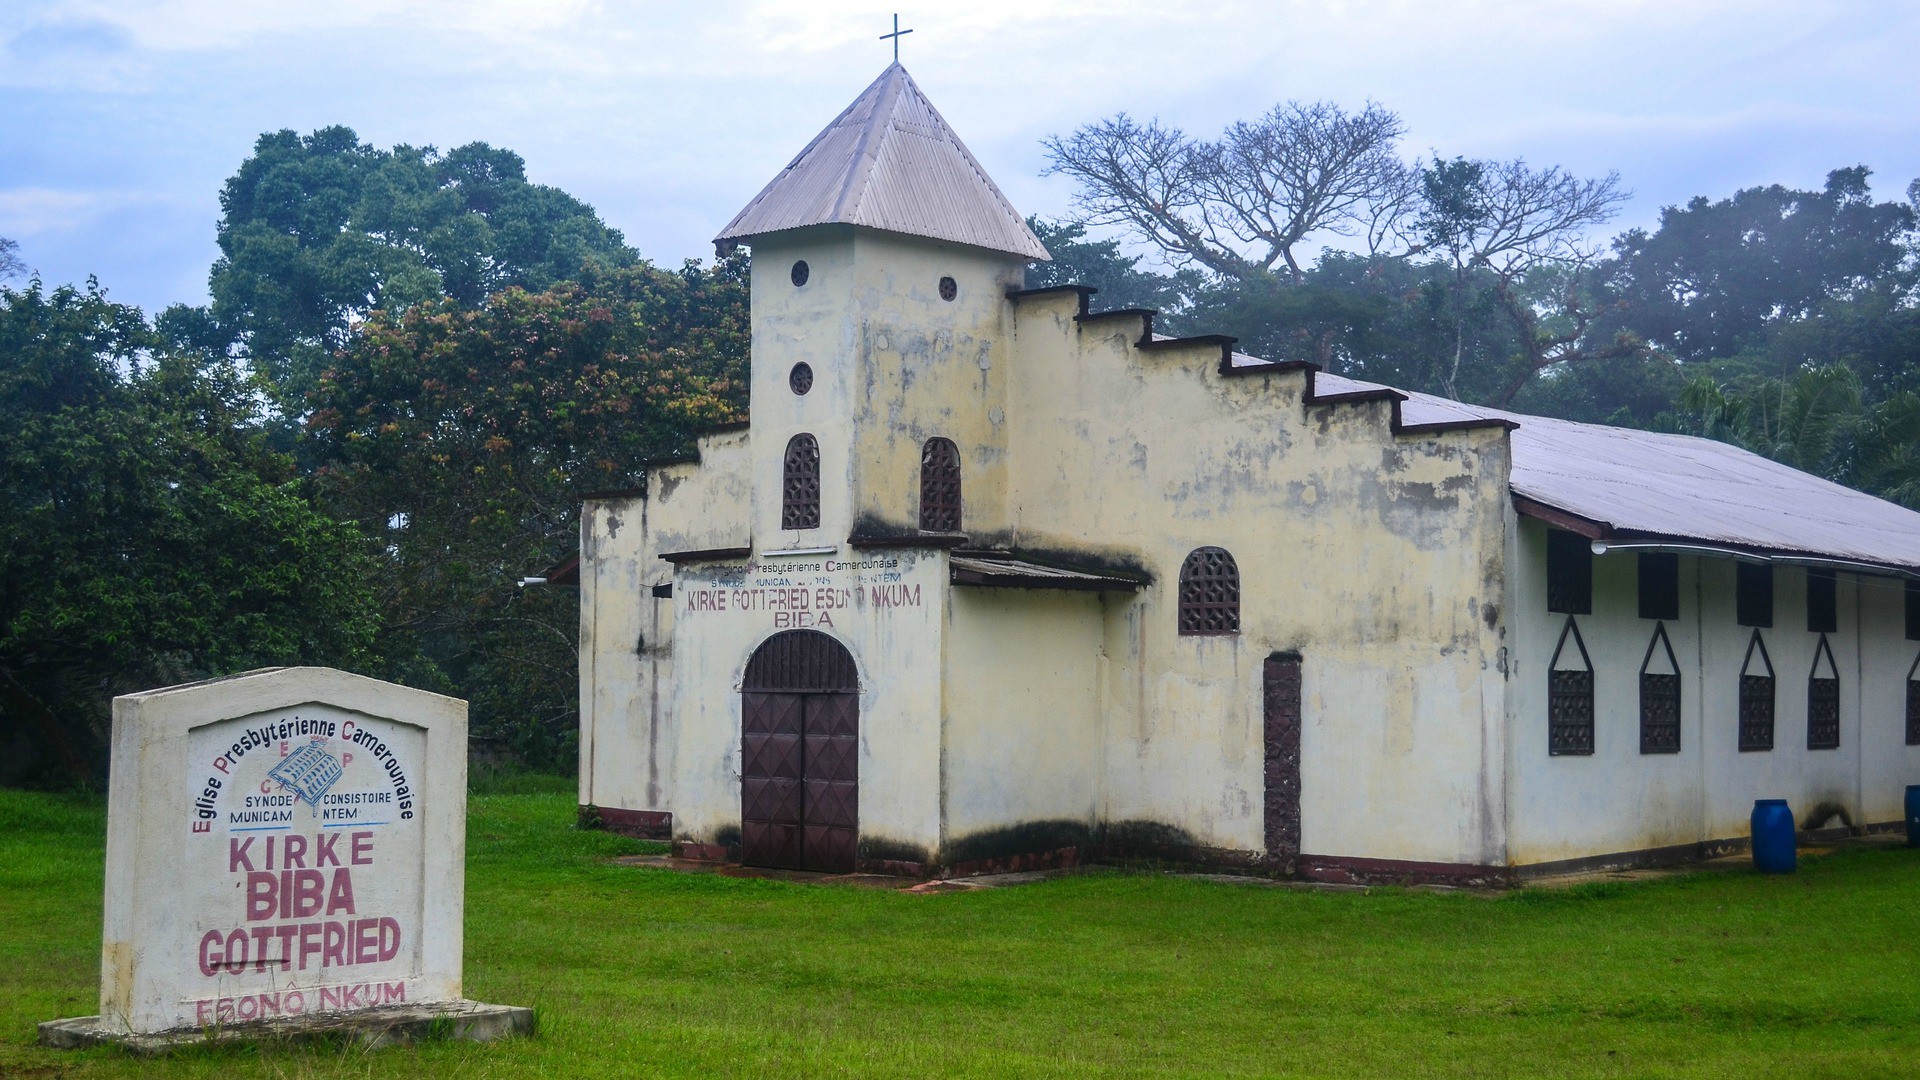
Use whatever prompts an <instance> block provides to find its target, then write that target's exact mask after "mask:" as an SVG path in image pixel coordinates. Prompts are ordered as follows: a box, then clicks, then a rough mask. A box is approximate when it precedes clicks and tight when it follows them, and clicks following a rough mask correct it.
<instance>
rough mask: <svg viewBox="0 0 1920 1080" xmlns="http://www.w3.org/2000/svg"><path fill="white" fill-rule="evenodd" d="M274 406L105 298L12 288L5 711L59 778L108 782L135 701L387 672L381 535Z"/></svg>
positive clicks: (2, 340) (5, 365) (5, 367)
mask: <svg viewBox="0 0 1920 1080" xmlns="http://www.w3.org/2000/svg"><path fill="white" fill-rule="evenodd" d="M259 400H260V394H259V388H258V387H257V386H256V385H254V384H253V383H252V382H251V380H249V379H248V378H247V377H245V376H244V375H243V374H242V373H241V372H240V371H238V370H237V369H236V368H235V367H234V365H232V364H230V363H225V362H220V363H214V364H207V363H205V362H203V358H200V357H183V356H178V355H174V354H171V353H169V352H167V351H166V350H165V345H164V342H163V340H162V339H161V338H160V337H159V336H158V335H156V334H155V333H154V332H153V330H152V329H151V328H150V327H149V326H148V325H147V323H146V322H145V320H144V319H143V318H142V316H141V314H140V312H139V311H138V310H136V309H134V308H131V307H127V306H124V305H120V304H115V303H112V302H110V301H108V300H107V299H106V298H105V296H104V295H102V293H101V292H100V291H99V289H98V287H97V286H94V285H91V284H90V285H89V287H88V288H87V289H86V290H84V291H82V290H76V289H73V288H60V289H55V290H53V291H52V292H46V291H44V290H43V289H42V288H41V286H40V285H39V283H38V282H34V283H32V284H30V285H29V286H28V287H27V288H26V289H25V290H24V291H21V292H14V291H11V290H7V289H0V715H3V716H4V719H5V720H6V722H7V724H8V726H10V727H14V728H16V729H19V730H23V731H24V732H26V737H27V738H28V739H29V740H30V741H31V742H33V743H35V744H37V745H38V746H39V747H40V749H41V750H42V751H43V754H44V756H45V760H46V761H47V762H49V763H51V764H50V765H49V766H48V768H49V770H50V771H52V772H58V773H64V775H65V777H66V779H68V780H69V781H79V782H85V781H86V780H88V779H89V778H90V777H92V776H93V775H94V774H95V772H96V770H97V769H98V768H99V766H100V764H101V763H102V761H103V760H104V752H105V735H106V731H107V727H106V725H107V720H108V711H107V703H108V701H109V699H110V698H111V697H112V696H113V695H114V694H116V693H123V692H126V691H130V690H135V689H145V688H148V687H152V686H157V685H165V684H169V683H176V682H181V681H184V680H187V679H192V678H198V677H203V676H208V675H216V674H223V673H228V672H233V671H239V670H245V669H247V668H252V667H258V666H262V665H268V664H296V663H322V664H339V665H343V666H354V667H361V666H365V664H366V663H367V662H368V661H369V659H370V649H371V648H372V646H373V642H374V637H375V633H376V630H377V624H376V620H375V617H374V609H373V606H372V603H371V599H372V597H371V594H370V590H369V585H368V581H369V575H370V572H371V570H372V569H373V565H372V563H371V561H370V558H369V552H368V550H367V547H366V541H365V539H364V537H363V536H362V535H361V534H360V533H359V532H358V530H356V529H354V528H353V527H352V526H350V525H344V524H341V523H339V522H337V521H335V520H333V519H331V518H329V517H328V516H326V515H325V514H323V513H321V512H319V511H318V510H316V509H315V508H314V506H313V504H312V502H311V499H310V498H309V494H308V491H307V487H308V485H307V484H306V483H305V482H304V481H302V480H300V479H299V478H298V477H296V476H295V474H294V471H293V467H292V462H291V460H290V459H288V458H287V457H286V456H285V455H282V454H277V453H274V452H273V451H271V450H270V449H269V448H268V447H267V445H266V443H265V440H264V437H263V435H262V434H261V431H260V428H259V424H258V420H259V413H258V402H259Z"/></svg>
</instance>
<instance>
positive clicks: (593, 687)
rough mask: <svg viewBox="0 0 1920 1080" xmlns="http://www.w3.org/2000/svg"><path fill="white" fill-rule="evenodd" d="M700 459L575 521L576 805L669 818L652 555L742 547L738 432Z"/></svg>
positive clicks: (664, 642)
mask: <svg viewBox="0 0 1920 1080" xmlns="http://www.w3.org/2000/svg"><path fill="white" fill-rule="evenodd" d="M699 446H700V460H699V461H697V462H684V463H679V464H673V465H666V466H661V467H657V468H654V469H651V470H649V471H648V476H647V486H646V492H645V494H644V495H634V496H625V497H616V498H605V499H591V500H588V501H587V502H586V504H585V506H584V507H583V509H582V513H581V521H580V657H581V663H580V712H581V716H580V801H581V803H583V804H592V805H595V806H605V807H618V808H621V809H627V810H653V811H666V812H672V811H673V810H674V803H675V798H676V792H677V786H676V784H675V783H674V760H675V759H674V754H675V750H676V747H677V741H676V730H677V729H676V726H675V724H674V723H673V715H672V709H671V687H672V683H673V652H674V650H673V647H672V645H673V620H674V604H673V601H672V600H670V599H666V598H656V597H655V596H654V595H653V586H655V585H660V584H665V583H668V582H671V581H672V580H673V566H672V565H671V564H669V563H667V562H666V561H665V560H663V559H661V558H660V554H661V553H662V552H676V551H705V550H712V549H715V548H729V547H741V546H745V545H746V544H747V543H748V541H749V538H750V533H749V524H748V521H747V507H748V505H749V489H748V483H749V480H750V470H749V438H748V434H747V433H746V432H744V431H739V432H728V433H725V434H719V435H710V436H705V437H703V438H701V440H700V443H699Z"/></svg>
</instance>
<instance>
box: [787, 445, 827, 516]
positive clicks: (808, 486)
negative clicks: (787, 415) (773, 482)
mask: <svg viewBox="0 0 1920 1080" xmlns="http://www.w3.org/2000/svg"><path fill="white" fill-rule="evenodd" d="M780 527H781V528H783V529H817V528H819V527H820V444H819V443H818V442H817V441H815V440H814V437H813V436H811V435H806V434H800V435H795V436H794V437H793V438H791V439H788V440H787V460H786V467H785V470H784V473H783V476H782V485H781V493H780Z"/></svg>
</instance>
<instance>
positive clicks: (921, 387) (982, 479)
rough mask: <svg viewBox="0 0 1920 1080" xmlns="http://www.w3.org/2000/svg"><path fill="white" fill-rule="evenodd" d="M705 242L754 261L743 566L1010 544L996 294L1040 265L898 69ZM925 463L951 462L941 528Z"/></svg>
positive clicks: (1004, 318)
mask: <svg viewBox="0 0 1920 1080" xmlns="http://www.w3.org/2000/svg"><path fill="white" fill-rule="evenodd" d="M715 244H716V246H717V247H718V248H720V249H721V250H723V251H724V250H727V249H729V248H731V247H733V246H734V245H737V244H747V245H749V246H750V247H751V248H752V251H753V276H752V322H753V334H752V342H753V343H752V384H751V390H750V393H751V409H752V424H753V428H752V431H753V435H752V452H753V491H754V509H753V535H754V546H755V548H756V549H757V550H758V551H760V552H763V553H764V552H768V551H780V550H795V549H800V550H806V549H813V548H821V549H825V548H833V547H837V546H838V545H840V544H842V543H843V542H846V541H848V540H849V539H852V540H853V541H854V542H856V543H859V542H861V541H863V540H877V541H882V542H889V543H901V542H906V541H908V540H910V539H912V538H914V537H921V538H924V539H926V540H928V541H929V542H930V543H935V544H938V543H943V542H954V538H955V537H956V536H958V535H959V534H965V535H966V536H967V537H968V538H969V539H970V540H971V541H972V542H975V543H979V542H992V541H993V540H995V539H998V538H1001V537H1003V536H1004V535H1005V534H1006V533H1007V532H1008V531H1009V524H1008V509H1007V506H1006V487H1007V481H1006V468H1007V466H1006V459H1007V445H1006V429H1007V419H1006V410H1007V408H1008V407H1009V406H1008V403H1007V400H1006V387H1007V378H1006V376H1007V363H1008V358H1009V356H1010V355H1011V350H1010V348H1009V342H1010V338H1011V333H1010V331H1011V318H1012V316H1011V311H1010V305H1009V303H1008V301H1007V298H1006V294H1007V292H1008V291H1009V290H1010V289H1018V288H1020V286H1021V282H1022V275H1023V272H1024V268H1025V266H1026V264H1027V263H1028V262H1029V261H1032V260H1044V259H1046V258H1047V257H1048V256H1047V252H1046V249H1045V248H1044V247H1043V246H1041V244H1040V241H1039V239H1038V238H1037V237H1035V236H1034V234H1033V232H1032V231H1031V230H1030V229H1028V228H1027V226H1026V223H1025V221H1024V220H1023V219H1022V218H1021V216H1020V214H1019V212H1018V211H1016V210H1015V209H1014V208H1013V207H1012V206H1011V205H1010V204H1009V203H1008V202H1007V200H1006V197H1005V196H1004V195H1002V194H1001V193H1000V189H999V188H998V187H997V186H995V184H994V183H993V180H992V179H991V178H989V177H988V176H987V174H986V172H985V170H983V169H982V168H981V167H980V163H979V162H978V161H976V160H974V157H973V155H972V154H971V153H969V152H968V150H967V148H966V146H965V145H963V144H962V143H961V141H960V139H959V137H958V136H957V135H955V134H954V133H953V130H952V129H951V128H949V127H948V126H947V123H946V121H945V120H944V119H942V118H941V116H940V114H939V112H938V111H936V110H935V109H934V107H933V105H932V103H930V102H929V101H928V100H927V98H926V96H925V95H924V94H923V93H921V91H920V88H919V86H917V85H916V84H915V83H914V81H913V78H912V77H911V76H910V75H908V74H907V70H906V68H904V67H902V66H900V64H899V63H898V62H897V61H896V62H895V63H893V64H892V65H891V66H889V67H888V68H887V69H886V71H884V72H882V73H881V75H880V77H879V78H878V79H876V80H874V82H873V83H872V85H870V86H868V87H867V89H866V90H865V91H864V92H862V93H861V94H860V96H859V97H858V98H856V99H855V100H854V102H853V104H851V105H849V106H848V107H847V109H846V110H845V111H844V112H842V113H841V114H840V115H839V116H838V117H837V118H835V119H834V121H833V122H832V123H831V124H828V125H827V127H826V129H825V130H824V131H822V132H821V133H820V134H819V135H817V136H815V137H814V139H813V141H812V142H810V143H808V144H807V146H806V148H805V149H803V150H801V151H800V153H799V155H798V156H797V157H795V158H794V159H793V161H792V162H791V163H790V164H788V166H787V167H786V168H785V169H784V170H782V171H781V173H780V174H779V175H778V176H776V177H775V178H774V179H773V181H772V182H771V183H769V184H768V185H767V186H766V187H765V188H764V189H763V190H762V191H761V192H760V194H758V195H756V196H755V197H754V198H753V201H751V202H749V203H748V204H747V206H746V208H745V209H743V210H741V211H740V213H739V214H738V215H736V216H735V217H734V219H733V221H732V222H730V223H729V224H728V225H727V227H726V228H725V229H724V230H722V231H721V233H720V235H719V236H718V237H716V238H715ZM943 440H944V444H950V446H949V445H944V444H943V443H942V441H943ZM941 455H947V456H948V457H957V464H958V479H959V483H958V490H959V500H958V502H959V508H958V513H957V514H952V513H948V512H947V509H948V508H946V507H945V506H944V505H942V506H934V505H928V506H923V505H922V501H921V489H922V485H921V471H922V465H923V460H926V461H932V460H933V458H937V457H940V456H941Z"/></svg>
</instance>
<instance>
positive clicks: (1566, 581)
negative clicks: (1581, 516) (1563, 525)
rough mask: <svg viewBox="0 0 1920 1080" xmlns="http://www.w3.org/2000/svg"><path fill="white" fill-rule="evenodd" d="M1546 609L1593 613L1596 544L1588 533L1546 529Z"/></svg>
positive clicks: (1567, 613) (1582, 613)
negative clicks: (1588, 538)
mask: <svg viewBox="0 0 1920 1080" xmlns="http://www.w3.org/2000/svg"><path fill="white" fill-rule="evenodd" d="M1547 610H1548V611H1557V612H1559V613H1560V614H1562V615H1591V614H1592V613H1593V547H1592V545H1591V543H1590V542H1589V541H1588V540H1587V538H1586V537H1584V536H1579V535H1576V534H1574V533H1570V532H1563V531H1561V530H1559V529H1549V530H1547Z"/></svg>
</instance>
